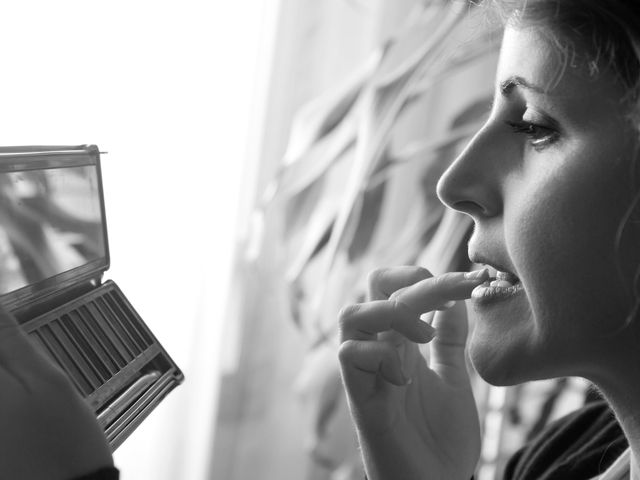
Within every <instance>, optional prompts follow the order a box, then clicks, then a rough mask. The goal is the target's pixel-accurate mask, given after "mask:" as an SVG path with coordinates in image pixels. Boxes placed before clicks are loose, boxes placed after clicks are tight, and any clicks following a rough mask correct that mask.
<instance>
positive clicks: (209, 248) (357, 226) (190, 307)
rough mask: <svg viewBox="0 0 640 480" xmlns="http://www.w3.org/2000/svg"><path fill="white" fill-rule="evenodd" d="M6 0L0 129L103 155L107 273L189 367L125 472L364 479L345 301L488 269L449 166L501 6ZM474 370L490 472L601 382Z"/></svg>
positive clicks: (17, 139)
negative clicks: (376, 288)
mask: <svg viewBox="0 0 640 480" xmlns="http://www.w3.org/2000/svg"><path fill="white" fill-rule="evenodd" d="M476 3H478V2H476ZM0 5H1V12H0V13H1V15H0V44H1V45H2V48H0V62H1V65H2V67H3V75H2V77H1V78H0V85H1V86H2V88H0V106H1V107H2V110H1V112H2V115H0V144H2V145H34V144H44V145H46V144H50V145H56V144H59V145H65V144H69V145H71V144H83V143H95V144H97V145H98V146H99V147H100V148H101V149H102V150H103V151H106V152H108V153H107V154H106V155H104V156H103V157H102V162H103V173H104V185H105V187H104V188H105V197H106V204H107V219H108V227H109V240H110V250H111V261H112V268H111V269H110V270H109V272H107V277H108V278H113V279H114V280H116V281H117V282H118V283H119V284H120V286H121V287H122V289H123V290H124V291H125V292H126V294H127V297H128V298H129V299H130V300H131V302H132V303H133V304H134V306H135V307H136V309H137V310H138V312H139V313H140V314H141V316H142V318H143V319H145V321H146V322H147V324H148V325H149V327H150V328H151V329H152V331H153V332H154V333H155V335H156V336H157V337H158V339H159V340H160V341H161V343H162V344H163V345H164V347H165V348H166V349H167V351H168V352H169V353H170V354H171V355H172V357H173V358H174V360H175V361H176V362H177V363H178V365H179V366H180V367H181V368H182V369H183V371H184V373H185V376H186V382H185V383H184V385H182V386H180V387H179V388H178V389H177V390H176V391H175V392H172V393H171V394H170V395H169V397H168V398H167V400H166V401H164V402H163V403H162V404H161V405H160V406H159V407H158V408H157V409H156V410H155V411H154V412H153V413H152V414H151V416H150V417H149V418H148V419H147V420H146V421H145V422H144V423H143V425H142V426H141V427H140V428H139V429H138V430H137V431H136V432H134V434H133V435H132V436H131V437H130V438H129V439H128V440H127V441H126V442H125V443H124V445H122V446H121V447H120V448H119V449H118V451H117V452H116V463H117V465H118V466H119V467H120V469H121V470H122V478H123V480H133V479H136V480H146V479H149V480H151V479H153V480H162V479H166V480H169V479H186V480H200V479H214V478H215V479H226V480H248V479H252V478H255V476H256V475H259V476H260V478H261V479H262V480H270V479H280V480H282V479H292V480H293V479H308V480H323V479H326V480H350V479H356V478H357V479H359V480H360V479H361V478H362V469H361V466H360V462H359V460H358V456H357V448H356V444H355V437H354V433H353V431H352V429H351V426H350V422H349V420H348V415H347V411H346V405H345V402H344V396H343V393H342V390H341V385H340V379H339V375H338V370H337V364H336V356H335V352H336V347H337V345H336V331H335V322H336V315H337V312H338V311H339V310H340V308H341V307H342V306H343V305H344V304H346V303H350V302H353V301H358V300H359V299H361V298H362V296H363V294H364V287H365V284H364V282H365V279H366V274H367V273H368V271H370V270H371V269H373V268H376V267H378V266H388V265H397V264H416V263H417V264H420V265H424V266H426V267H428V268H429V269H430V270H432V271H433V272H434V273H438V272H442V271H446V270H451V269H471V268H474V267H475V266H474V265H470V264H469V263H468V259H467V258H466V238H467V236H468V234H469V227H470V225H469V223H468V221H467V220H466V219H465V218H464V217H461V216H458V215H455V214H452V213H451V212H445V211H444V210H443V208H442V206H441V205H440V204H439V202H438V201H437V198H436V197H435V184H436V181H437V179H438V177H439V176H440V174H441V172H442V171H443V170H444V169H445V168H446V167H447V165H448V164H449V162H450V161H451V160H452V159H453V158H455V155H456V154H457V153H458V152H459V151H460V149H461V148H462V146H463V145H464V143H465V141H466V140H467V139H468V138H469V136H470V135H471V134H472V133H473V132H474V131H475V130H476V129H477V128H478V127H479V125H480V124H481V123H482V121H483V118H484V116H485V115H486V113H487V112H488V109H489V107H490V101H491V94H492V89H493V87H492V82H493V71H494V68H495V62H496V59H497V48H498V43H499V40H500V28H499V26H498V24H497V23H495V22H491V21H490V20H489V19H488V18H487V17H486V15H485V14H484V13H483V12H482V11H481V9H479V8H477V7H475V6H474V5H473V4H472V3H467V2H464V1H455V2H451V1H443V0H394V1H393V2H391V1H385V0H325V1H323V2H317V1H314V0H245V1H236V2H221V1H215V0H209V1H205V0H183V1H182V2H180V3H177V2H168V1H164V0H156V1H154V2H151V1H149V0H128V1H124V0H112V1H110V2H98V1H91V0H82V1H81V0H61V1H59V2H45V1H35V0H24V1H21V2H8V1H4V2H0ZM474 381H475V388H476V389H477V392H476V393H477V399H478V408H479V410H480V412H481V415H482V418H483V432H484V433H483V434H484V436H485V443H484V445H485V446H484V451H483V455H482V460H481V464H480V466H479V473H478V477H479V479H480V480H483V479H492V478H498V477H496V475H497V474H498V473H499V471H500V468H501V467H502V464H503V461H504V459H505V458H506V456H507V455H508V454H509V453H510V452H511V451H512V450H513V449H514V448H515V446H517V445H518V444H519V443H520V442H521V441H523V440H524V439H526V438H527V437H528V436H530V435H531V434H533V433H535V431H537V429H539V428H540V427H541V426H542V425H544V424H545V423H546V422H547V421H549V420H550V419H552V418H554V417H555V416H557V415H560V414H561V413H563V412H565V411H567V410H570V409H572V408H575V406H576V405H578V404H579V403H580V402H581V401H582V397H583V393H584V388H585V386H584V385H583V384H582V383H581V382H580V381H578V380H575V379H563V380H560V381H554V382H537V383H535V384H532V385H527V386H524V387H520V388H517V389H496V388H489V387H488V386H486V385H484V384H483V383H482V382H481V381H480V380H478V379H475V380H474Z"/></svg>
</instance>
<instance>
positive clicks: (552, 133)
mask: <svg viewBox="0 0 640 480" xmlns="http://www.w3.org/2000/svg"><path fill="white" fill-rule="evenodd" d="M506 124H507V125H509V127H511V130H512V131H513V132H514V133H523V134H525V135H526V136H527V139H528V141H529V143H530V144H531V146H532V147H533V148H535V149H536V150H541V149H543V148H544V147H546V146H547V145H551V144H552V143H553V142H555V141H556V140H557V139H558V132H557V131H556V130H554V129H553V128H549V127H543V126H542V125H538V124H535V123H531V122H526V121H518V122H510V121H507V122H506Z"/></svg>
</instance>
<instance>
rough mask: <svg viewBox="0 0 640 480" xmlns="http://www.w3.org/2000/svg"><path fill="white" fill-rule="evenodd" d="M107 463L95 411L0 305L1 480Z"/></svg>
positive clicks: (67, 473)
mask: <svg viewBox="0 0 640 480" xmlns="http://www.w3.org/2000/svg"><path fill="white" fill-rule="evenodd" d="M111 465H113V460H112V457H111V450H110V448H109V445H108V443H107V441H106V438H105V436H104V432H103V431H102V428H100V426H99V425H98V423H97V420H96V417H95V415H94V413H93V412H92V411H91V409H90V408H89V406H88V405H87V404H86V403H85V402H84V400H83V399H82V398H81V397H80V396H79V394H78V393H77V392H76V391H75V390H74V388H73V386H72V385H71V383H70V381H69V379H68V378H67V377H66V375H65V374H64V373H63V372H62V371H61V370H59V369H58V368H57V367H56V366H54V365H53V364H52V363H51V361H50V360H48V359H46V358H45V357H44V356H43V355H42V354H41V353H40V352H39V351H38V350H36V348H35V347H34V346H33V345H32V344H31V342H30V341H29V339H28V338H27V336H26V334H25V333H24V332H23V330H22V329H21V328H20V327H19V326H18V324H17V322H16V320H15V318H14V317H13V316H12V315H11V314H9V313H8V312H7V311H6V310H5V309H4V308H3V307H1V306H0V478H10V479H12V480H22V479H25V480H26V479H28V480H39V479H42V480H58V479H59V480H68V479H71V478H74V477H78V476H81V475H83V474H87V473H90V472H92V471H95V470H98V469H99V468H102V467H107V466H111Z"/></svg>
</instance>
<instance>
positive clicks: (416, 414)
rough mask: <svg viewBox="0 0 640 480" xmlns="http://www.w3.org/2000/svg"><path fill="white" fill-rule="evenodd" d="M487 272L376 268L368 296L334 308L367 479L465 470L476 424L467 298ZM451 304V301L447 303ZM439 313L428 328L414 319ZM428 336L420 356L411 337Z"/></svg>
mask: <svg viewBox="0 0 640 480" xmlns="http://www.w3.org/2000/svg"><path fill="white" fill-rule="evenodd" d="M487 278H488V274H487V272H486V271H480V272H474V273H473V274H465V273H461V272H455V273H447V274H444V275H440V276H437V277H433V276H431V274H430V273H429V272H428V271H427V270H425V269H422V268H419V267H396V268H393V269H386V270H379V271H376V272H374V273H373V274H372V275H371V277H370V285H369V297H370V299H371V301H370V302H367V303H364V304H359V305H352V306H349V307H346V308H345V309H343V311H342V312H341V315H340V342H341V346H340V362H341V370H342V376H343V381H344V384H345V387H346V390H347V396H348V399H349V406H350V409H351V413H352V416H353V417H354V421H355V424H356V429H357V431H358V436H359V439H360V443H361V447H362V452H363V456H364V460H365V467H366V470H367V474H368V476H369V479H370V480H380V479H396V478H402V479H405V480H410V479H414V478H415V479H424V478H430V479H439V478H442V479H448V480H456V479H464V480H467V479H469V478H471V475H472V474H473V470H474V468H475V465H476V462H477V459H478V456H479V452H480V431H479V424H478V415H477V411H476V408H475V402H474V399H473V393H472V391H471V384H470V381H469V376H468V372H467V369H466V361H465V352H464V349H465V342H466V337H467V330H468V327H467V321H466V315H465V312H464V306H463V304H462V303H459V304H457V305H455V306H453V307H451V305H452V303H453V301H455V300H461V299H465V298H468V297H469V296H470V294H471V291H472V290H473V289H474V288H475V287H476V286H478V285H479V284H481V283H483V282H484V281H485V280H486V279H487ZM449 307H451V308H449ZM437 310H443V311H439V312H437V313H436V315H435V317H434V320H433V327H432V326H430V325H429V324H427V323H426V322H424V321H422V320H421V319H420V315H421V314H423V313H427V312H434V311H437ZM427 342H431V344H430V347H431V348H430V360H429V364H427V362H426V360H425V358H424V357H423V356H422V355H421V353H420V351H419V348H418V343H427Z"/></svg>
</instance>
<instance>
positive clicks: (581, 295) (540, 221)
mask: <svg viewBox="0 0 640 480" xmlns="http://www.w3.org/2000/svg"><path fill="white" fill-rule="evenodd" d="M565 179H568V180H569V181H564V180H565ZM543 180H544V181H543ZM543 180H541V181H539V182H537V183H536V184H535V188H534V189H528V190H527V189H524V188H521V189H520V190H519V195H518V196H517V197H515V196H514V198H515V201H514V202H512V203H511V209H509V210H505V225H506V227H505V228H506V230H507V231H506V232H505V236H506V242H507V247H508V248H509V251H510V254H511V256H512V258H513V261H514V263H515V265H516V267H517V269H518V272H519V274H520V277H521V279H522V281H523V284H524V286H525V289H526V291H527V294H528V297H529V301H530V304H531V308H532V312H533V314H534V317H535V318H537V319H538V321H539V326H540V327H541V328H543V329H547V328H549V327H548V325H546V324H547V323H548V322H551V323H555V322H558V321H566V320H567V319H571V318H579V319H580V321H581V322H583V323H595V324H598V323H600V322H601V321H602V317H603V316H607V317H609V316H611V315H620V312H621V309H620V305H621V304H623V303H624V295H623V294H622V292H623V291H624V288H623V282H622V279H621V278H620V277H619V275H618V272H617V268H616V249H615V238H616V230H617V227H618V225H619V222H620V219H621V217H622V213H623V211H624V209H625V207H626V201H622V199H621V198H616V194H615V193H614V192H616V191H618V192H619V189H618V190H616V189H614V188H613V187H614V185H615V183H616V181H615V180H616V179H615V178H612V177H609V178H607V176H606V175H600V176H598V175H596V176H591V177H586V176H584V175H582V176H581V175H579V174H577V173H575V172H567V173H565V175H564V176H558V175H556V176H553V177H548V178H544V179H543ZM509 225H511V227H509Z"/></svg>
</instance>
